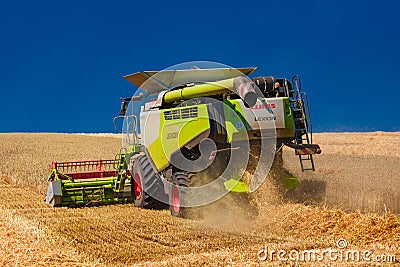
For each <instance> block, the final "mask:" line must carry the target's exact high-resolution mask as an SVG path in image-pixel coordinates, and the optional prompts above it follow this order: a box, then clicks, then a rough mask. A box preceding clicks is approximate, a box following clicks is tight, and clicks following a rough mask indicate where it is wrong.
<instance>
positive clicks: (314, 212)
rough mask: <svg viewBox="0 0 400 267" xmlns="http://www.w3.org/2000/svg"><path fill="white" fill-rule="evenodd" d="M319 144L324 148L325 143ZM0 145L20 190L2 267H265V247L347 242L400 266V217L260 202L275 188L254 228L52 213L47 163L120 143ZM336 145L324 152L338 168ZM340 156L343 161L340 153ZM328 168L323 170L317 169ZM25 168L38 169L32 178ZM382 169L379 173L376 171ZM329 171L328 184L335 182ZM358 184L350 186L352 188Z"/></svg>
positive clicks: (107, 209) (227, 221)
mask: <svg viewBox="0 0 400 267" xmlns="http://www.w3.org/2000/svg"><path fill="white" fill-rule="evenodd" d="M328 137H329V136H328ZM317 138H319V139H320V140H323V138H324V135H323V134H322V135H318V137H317ZM367 138H369V137H368V136H367ZM0 139H2V140H1V141H2V144H3V145H2V148H4V149H1V151H0V157H1V160H2V165H1V166H0V168H1V169H0V170H1V171H2V172H3V174H6V175H7V174H13V175H14V176H13V177H14V179H13V180H10V181H14V182H17V184H19V185H18V186H14V185H13V186H11V185H8V184H4V183H3V184H1V185H0V211H1V214H2V220H0V225H1V226H0V229H1V232H0V235H1V237H2V238H4V240H7V242H9V243H8V244H11V245H9V246H2V247H1V253H5V254H3V255H7V256H6V257H3V258H2V260H3V262H1V263H2V264H3V265H13V264H14V265H15V264H18V265H25V266H29V265H31V266H35V265H50V266H51V265H61V264H62V263H63V264H64V265H67V266H73V265H84V264H87V265H91V266H92V265H95V264H96V263H98V264H99V265H104V264H106V265H112V266H114V265H121V266H123V265H128V266H129V265H132V264H141V265H150V264H152V265H155V266H159V265H161V266H169V265H189V264H191V265H193V266H194V265H212V266H226V265H236V266H243V265H246V264H247V265H249V266H257V265H258V264H259V263H260V262H259V261H258V259H257V252H258V251H259V250H260V249H263V248H264V246H265V245H268V247H269V248H271V249H285V250H291V249H300V250H301V249H309V248H321V249H324V248H329V247H333V248H335V247H336V245H335V242H336V240H337V239H338V238H345V239H346V240H347V241H348V242H349V244H350V245H349V247H350V248H352V249H370V250H371V251H372V252H374V253H390V254H395V255H396V254H397V255H399V257H400V248H399V243H400V240H399V239H400V222H399V220H398V218H397V217H396V216H395V215H391V214H386V215H383V216H381V215H376V214H361V213H345V212H343V211H342V210H340V209H330V208H327V207H316V206H304V205H301V204H281V203H277V202H278V201H277V202H275V203H274V204H272V205H271V204H269V203H265V202H264V203H262V202H263V201H267V200H266V199H263V198H262V197H261V196H262V195H263V192H264V193H265V192H267V191H268V190H269V189H268V188H267V187H268V184H267V183H266V184H264V185H263V186H262V187H261V188H260V190H259V191H257V192H258V194H259V196H258V197H257V196H256V197H255V199H256V200H257V199H258V201H259V204H258V206H257V207H258V210H259V216H258V217H256V218H253V219H251V220H249V221H247V222H243V220H237V217H234V218H232V216H240V214H232V216H231V217H226V216H221V217H219V219H218V220H204V221H191V220H182V219H177V218H173V217H171V216H170V215H169V212H168V211H149V210H140V209H137V208H134V207H133V206H132V205H114V206H103V207H98V208H81V209H67V208H57V209H54V208H51V207H49V206H47V205H46V204H45V203H43V198H44V195H43V192H44V191H45V187H46V185H47V182H46V181H45V180H46V175H47V170H48V163H49V162H50V161H51V160H54V159H57V160H76V159H89V158H92V157H94V158H100V157H101V158H109V157H112V156H113V155H114V153H115V152H116V150H117V148H118V145H119V143H120V141H119V139H118V138H113V137H100V136H99V137H90V136H81V135H62V134H14V135H13V134H8V135H0ZM357 139H362V135H361V136H359V137H358V138H357ZM13 140H14V141H13ZM4 144H7V145H4ZM83 144H84V145H83ZM328 146H329V144H326V145H325V146H324V147H323V149H325V151H326V150H327V151H328V155H329V158H330V159H335V156H334V155H332V154H331V153H330V152H329V148H328V149H327V147H328ZM26 148H28V150H26ZM48 148H51V149H52V151H50V152H49V151H47V149H48ZM10 150H12V153H10ZM49 153H50V154H49ZM29 154H31V155H32V156H28V155H29ZM335 155H336V157H337V158H338V159H336V160H339V159H340V157H341V156H340V154H339V155H338V154H335ZM364 156H365V157H366V158H368V156H367V155H364ZM285 157H286V155H285ZM373 159H374V157H372V158H370V160H373ZM4 160H6V161H7V163H8V165H7V164H6V165H4ZM296 164H297V161H296ZM333 164H334V163H331V165H329V166H328V167H326V168H328V169H329V168H330V167H331V166H332V165H333ZM321 165H322V164H321V162H318V165H317V166H318V167H322V166H321ZM26 166H35V167H34V168H28V171H26ZM379 167H380V166H379ZM35 168H37V169H35ZM41 168H44V170H43V169H41ZM297 168H298V166H297V165H296V169H297ZM375 170H376V171H379V170H381V168H378V167H377V166H375ZM291 171H292V170H291ZM346 171H347V170H346ZM321 172H322V173H323V174H324V175H325V177H329V175H331V174H330V173H329V172H326V171H321V169H320V171H319V174H321ZM317 173H318V172H317ZM37 175H40V177H38V176H37ZM271 175H272V176H273V175H274V173H272V174H271ZM275 175H276V176H279V175H277V174H276V173H275ZM314 175H315V174H314ZM350 175H351V173H350V174H349V176H348V177H346V176H343V177H342V179H348V180H350V179H351V176H350ZM35 181H36V183H33V184H32V182H35ZM347 182H349V181H347ZM350 184H351V182H350ZM25 185H28V187H26V186H25ZM32 188H33V189H34V190H33V189H32ZM35 191H37V192H40V193H37V192H35ZM221 213H226V212H225V211H221ZM217 218H218V217H217ZM12 243H15V244H18V246H13V245H12ZM275 263H276V264H277V265H279V262H277V261H276V262H275ZM308 264H310V265H313V263H312V262H311V263H308ZM350 264H351V263H350Z"/></svg>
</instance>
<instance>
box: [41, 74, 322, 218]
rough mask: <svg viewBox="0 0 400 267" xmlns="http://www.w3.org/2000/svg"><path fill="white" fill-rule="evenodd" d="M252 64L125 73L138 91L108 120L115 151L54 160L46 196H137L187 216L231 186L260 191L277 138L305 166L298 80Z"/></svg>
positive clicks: (308, 149)
mask: <svg viewBox="0 0 400 267" xmlns="http://www.w3.org/2000/svg"><path fill="white" fill-rule="evenodd" d="M255 70H256V68H237V69H235V68H228V67H218V68H198V67H194V68H187V69H170V70H164V71H160V72H149V71H146V72H137V73H134V74H131V75H127V76H125V77H124V78H125V79H126V80H128V81H129V82H131V83H133V84H134V85H135V86H137V87H138V89H137V91H136V93H135V95H134V96H133V97H129V98H121V100H122V104H121V110H120V115H119V116H117V117H116V118H115V119H114V126H115V127H116V128H118V127H117V125H118V124H121V123H118V121H119V119H121V120H122V128H121V127H120V128H121V130H120V131H119V132H122V136H123V148H121V150H120V152H119V153H118V155H117V156H116V157H115V158H114V159H109V160H92V161H76V162H53V163H52V164H51V173H50V176H49V181H50V184H49V187H48V192H47V195H46V202H48V203H49V204H51V205H52V206H55V207H59V206H68V207H73V206H84V205H85V206H87V205H98V204H114V203H134V204H135V206H137V207H141V208H148V209H164V208H168V207H169V209H170V211H171V214H172V215H174V216H179V217H187V214H188V211H189V210H190V209H192V208H193V207H197V206H204V205H207V204H209V203H212V202H213V201H215V200H217V199H218V198H220V197H222V196H223V195H225V194H226V193H228V192H234V193H236V194H249V193H250V192H252V191H254V190H255V189H257V187H258V186H259V185H260V184H261V183H262V181H263V179H264V178H265V176H266V175H267V174H268V171H269V167H270V166H271V165H272V163H273V161H274V158H275V153H276V152H277V151H279V150H280V149H281V147H282V146H283V145H286V146H288V147H291V148H293V149H294V151H295V154H296V155H297V156H298V158H299V160H300V165H301V168H302V171H306V170H315V167H314V161H313V155H314V154H319V153H321V149H320V147H319V146H318V145H317V144H313V142H312V126H311V119H310V115H309V109H308V103H307V102H308V101H307V96H306V94H305V93H304V92H301V83H300V78H299V77H298V76H295V77H293V79H292V81H289V80H287V79H285V78H280V79H277V78H275V77H273V76H267V77H255V78H249V77H248V76H249V75H251V74H252V73H253V72H254V71H255ZM263 170H264V172H263ZM246 172H247V173H251V175H253V179H252V180H248V179H247V180H246V179H245V178H244V176H245V175H244V174H245V173H246ZM290 178H291V177H288V179H290ZM288 184H289V187H293V186H295V185H296V182H294V183H288ZM290 184H291V185H290Z"/></svg>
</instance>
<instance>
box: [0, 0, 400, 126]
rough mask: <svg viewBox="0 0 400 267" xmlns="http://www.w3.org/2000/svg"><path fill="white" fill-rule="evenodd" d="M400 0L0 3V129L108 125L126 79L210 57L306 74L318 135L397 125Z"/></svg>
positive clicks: (127, 87) (127, 91)
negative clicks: (327, 132) (135, 73)
mask: <svg viewBox="0 0 400 267" xmlns="http://www.w3.org/2000/svg"><path fill="white" fill-rule="evenodd" d="M399 11H400V2H399V1H243V2H235V1H182V2H176V1H160V2H159V3H157V2H156V1H74V0H71V1H2V2H1V7H0V34H1V42H0V97H1V100H2V101H1V105H0V114H1V120H2V123H1V125H0V132H14V131H23V132H43V131H47V132H112V130H113V126H112V118H113V117H114V115H117V113H118V111H119V106H120V101H119V97H120V96H130V95H132V94H133V92H134V90H135V89H136V88H135V87H134V86H132V85H131V84H130V83H128V82H127V81H125V80H124V79H122V78H121V77H122V76H123V75H126V74H130V73H133V72H136V71H141V70H158V69H163V68H166V67H169V66H171V65H175V64H178V63H182V62H186V61H194V60H208V61H216V62H220V63H224V64H227V65H230V66H233V67H247V66H258V67H259V70H258V71H257V72H256V75H257V76H259V75H265V76H266V75H274V76H277V77H288V78H290V77H291V76H292V75H294V74H299V75H301V77H302V82H303V89H304V90H306V91H307V92H308V95H309V98H310V101H311V103H310V104H311V112H312V118H313V123H314V127H315V129H316V130H317V131H373V130H384V131H395V130H396V131H400V112H399V108H400V107H399V104H398V101H399V99H400V88H399V81H398V78H399V73H400V67H399V61H400V52H399V48H400V19H399Z"/></svg>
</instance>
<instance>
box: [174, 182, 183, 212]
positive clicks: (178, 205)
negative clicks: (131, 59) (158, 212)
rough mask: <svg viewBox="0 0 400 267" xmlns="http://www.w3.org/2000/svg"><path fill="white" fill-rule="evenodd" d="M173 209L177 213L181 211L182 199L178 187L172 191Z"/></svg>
mask: <svg viewBox="0 0 400 267" xmlns="http://www.w3.org/2000/svg"><path fill="white" fill-rule="evenodd" d="M172 208H173V209H174V212H176V213H178V212H179V210H180V209H181V199H180V196H179V188H178V186H177V185H174V188H173V189H172Z"/></svg>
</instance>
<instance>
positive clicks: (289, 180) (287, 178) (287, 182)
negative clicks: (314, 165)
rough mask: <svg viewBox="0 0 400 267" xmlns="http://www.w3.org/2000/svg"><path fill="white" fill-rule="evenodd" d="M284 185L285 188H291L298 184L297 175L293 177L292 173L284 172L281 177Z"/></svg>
mask: <svg viewBox="0 0 400 267" xmlns="http://www.w3.org/2000/svg"><path fill="white" fill-rule="evenodd" d="M283 179H284V180H283V182H284V186H285V188H286V189H292V188H295V187H297V186H299V184H300V181H299V180H298V179H297V177H294V176H293V175H291V174H289V173H287V172H284V178H283Z"/></svg>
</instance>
